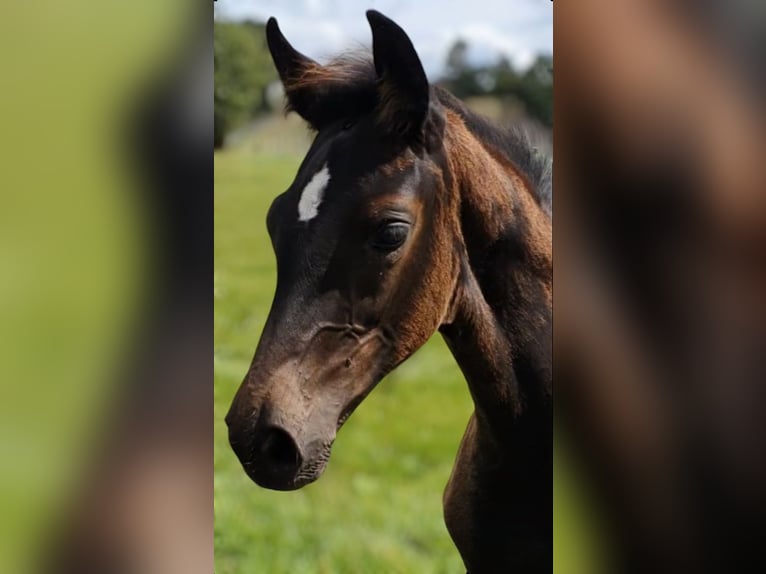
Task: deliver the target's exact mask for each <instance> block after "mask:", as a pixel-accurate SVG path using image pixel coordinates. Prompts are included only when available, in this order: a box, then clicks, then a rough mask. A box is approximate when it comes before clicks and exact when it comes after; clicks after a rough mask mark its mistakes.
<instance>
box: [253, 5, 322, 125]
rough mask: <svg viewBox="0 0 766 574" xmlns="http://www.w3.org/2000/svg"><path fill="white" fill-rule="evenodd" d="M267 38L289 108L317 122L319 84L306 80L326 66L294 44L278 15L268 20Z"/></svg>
mask: <svg viewBox="0 0 766 574" xmlns="http://www.w3.org/2000/svg"><path fill="white" fill-rule="evenodd" d="M266 42H267V43H268V45H269V51H270V52H271V59H272V60H274V66H275V67H276V69H277V72H278V73H279V78H280V80H282V85H283V86H284V88H285V96H286V97H287V107H288V110H293V111H295V112H296V113H297V114H298V115H299V116H301V117H302V118H303V119H304V120H306V121H307V122H308V123H309V124H311V125H312V126H316V118H315V117H314V116H315V111H316V107H317V102H316V97H315V94H314V92H315V89H313V88H314V87H315V86H314V85H313V84H312V83H310V82H305V81H303V80H304V79H305V78H306V77H308V76H311V75H312V74H313V75H316V74H318V73H321V69H322V66H321V65H320V64H318V63H317V62H315V61H314V60H312V59H311V58H309V57H307V56H304V55H303V54H301V53H300V52H298V51H297V50H296V49H295V48H293V47H292V46H291V45H290V43H289V42H288V41H287V39H286V38H285V37H284V35H283V34H282V32H281V30H280V29H279V24H277V19H276V18H274V17H271V18H269V21H268V22H267V23H266Z"/></svg>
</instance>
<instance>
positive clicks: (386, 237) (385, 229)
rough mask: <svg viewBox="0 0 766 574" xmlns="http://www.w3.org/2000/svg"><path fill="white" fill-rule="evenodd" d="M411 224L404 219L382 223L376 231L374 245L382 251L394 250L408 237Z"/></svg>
mask: <svg viewBox="0 0 766 574" xmlns="http://www.w3.org/2000/svg"><path fill="white" fill-rule="evenodd" d="M409 233H410V225H409V224H408V223H404V222H403V221H393V222H389V223H386V224H384V225H382V226H381V227H380V228H379V229H378V231H377V232H376V233H375V237H374V238H373V242H372V244H373V247H375V248H376V249H379V250H381V251H393V250H394V249H396V248H397V247H399V246H401V245H402V243H404V241H405V240H406V239H407V236H408V235H409Z"/></svg>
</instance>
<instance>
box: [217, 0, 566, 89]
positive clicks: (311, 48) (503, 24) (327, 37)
mask: <svg viewBox="0 0 766 574" xmlns="http://www.w3.org/2000/svg"><path fill="white" fill-rule="evenodd" d="M368 8H374V9H376V10H378V11H380V12H382V13H383V14H385V15H386V16H388V17H389V18H391V19H392V20H394V21H395V22H396V23H397V24H399V25H400V26H401V27H402V28H404V30H405V31H406V32H407V34H408V35H409V37H410V39H411V40H412V43H413V44H414V45H415V48H416V49H417V51H418V54H419V55H420V59H421V61H422V62H423V67H424V68H425V70H426V73H427V74H428V75H429V77H430V78H431V79H432V80H433V79H434V78H436V77H437V76H438V75H439V74H441V72H442V71H443V69H444V62H445V60H446V58H447V52H448V50H449V48H450V46H452V45H453V43H454V42H455V41H456V40H457V39H458V38H462V39H464V40H466V41H467V42H468V45H469V53H468V59H469V61H470V62H471V63H473V64H485V63H494V62H496V61H497V59H498V57H499V56H500V55H504V56H506V57H508V58H509V59H510V60H511V62H513V64H514V65H515V66H517V67H519V68H521V69H523V68H526V67H527V66H529V64H531V62H532V61H533V60H534V57H535V55H536V54H539V53H544V54H553V2H551V1H550V0H443V1H441V2H439V1H437V0H410V1H406V0H368V1H367V2H360V1H359V0H218V2H216V17H217V18H225V19H232V20H241V19H253V20H258V21H266V19H267V18H269V17H270V16H274V17H276V18H277V20H278V21H279V27H280V29H281V30H282V33H283V34H284V35H285V37H286V38H287V39H288V41H290V43H291V44H292V45H293V46H294V47H295V48H296V49H297V50H299V51H300V52H303V53H304V54H306V55H307V56H310V57H312V58H314V59H316V60H319V61H320V62H321V61H323V60H326V59H327V58H329V57H331V56H333V55H335V54H337V53H339V52H341V51H343V50H344V49H349V48H354V47H358V46H360V45H363V46H369V45H370V42H371V39H370V28H369V25H368V23H367V19H366V18H365V15H364V13H365V10H367V9H368Z"/></svg>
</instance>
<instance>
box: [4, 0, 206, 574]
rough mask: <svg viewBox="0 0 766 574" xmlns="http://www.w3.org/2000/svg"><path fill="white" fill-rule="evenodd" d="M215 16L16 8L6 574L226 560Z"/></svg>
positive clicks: (137, 6) (9, 77) (7, 259)
mask: <svg viewBox="0 0 766 574" xmlns="http://www.w3.org/2000/svg"><path fill="white" fill-rule="evenodd" d="M212 12H213V7H212V3H200V4H199V5H198V7H197V8H196V9H192V7H191V5H190V4H189V3H188V2H185V1H181V0H170V1H163V2H150V1H148V0H134V1H132V2H119V3H111V2H109V3H99V2H95V3H94V2H82V3H79V2H54V1H51V0H43V1H41V2H6V3H3V6H2V8H0V45H1V46H2V50H0V54H2V56H0V57H2V59H3V63H2V70H3V73H2V74H0V85H1V86H2V90H1V91H0V93H1V94H2V95H1V96H0V98H2V100H1V101H2V105H0V125H1V126H2V132H3V137H2V140H1V141H0V148H1V149H2V152H1V153H0V158H2V159H0V161H2V169H0V198H1V199H0V205H1V207H0V268H1V269H2V271H0V293H1V294H2V296H0V337H1V338H2V339H0V571H2V572H21V573H23V572H35V571H42V572H80V573H83V572H86V573H87V572H179V573H180V572H206V573H209V572H211V571H212V569H213V566H212V564H213V562H212V521H213V516H212V512H213V510H212V319H211V317H212V239H213V234H212V233H213V232H212V153H211V148H212Z"/></svg>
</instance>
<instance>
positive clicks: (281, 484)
mask: <svg viewBox="0 0 766 574" xmlns="http://www.w3.org/2000/svg"><path fill="white" fill-rule="evenodd" d="M329 458H330V449H329V448H327V449H324V450H323V451H322V452H321V453H320V454H319V455H318V456H316V457H314V458H313V459H311V460H308V461H305V462H304V463H303V465H302V466H301V467H300V468H299V469H298V471H297V472H296V473H295V474H294V475H292V476H286V475H284V474H278V473H274V472H270V471H269V469H264V468H257V469H256V467H252V466H249V465H245V471H246V472H247V475H248V476H249V477H250V479H251V480H252V481H253V482H255V483H256V484H257V485H258V486H260V487H262V488H268V489H269V490H280V491H290V490H298V489H300V488H303V487H304V486H306V485H308V484H311V483H312V482H314V481H315V480H317V479H318V478H319V477H320V476H322V473H323V472H324V470H325V468H326V467H327V461H328V460H329Z"/></svg>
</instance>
